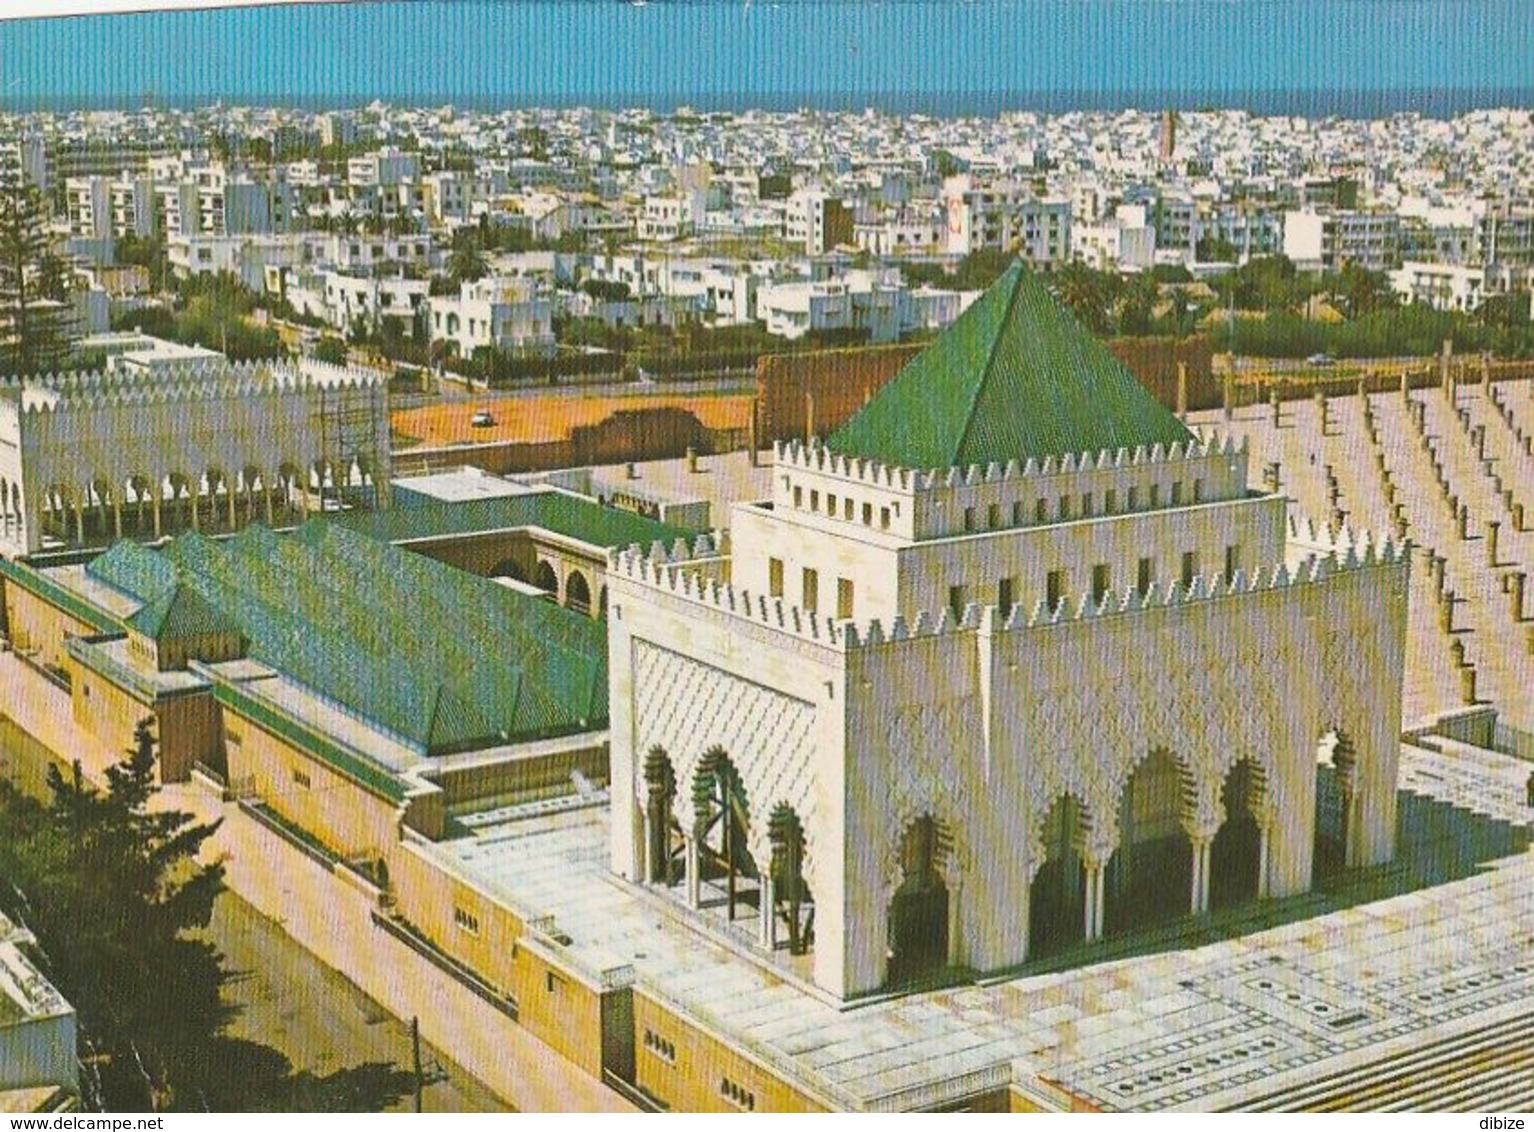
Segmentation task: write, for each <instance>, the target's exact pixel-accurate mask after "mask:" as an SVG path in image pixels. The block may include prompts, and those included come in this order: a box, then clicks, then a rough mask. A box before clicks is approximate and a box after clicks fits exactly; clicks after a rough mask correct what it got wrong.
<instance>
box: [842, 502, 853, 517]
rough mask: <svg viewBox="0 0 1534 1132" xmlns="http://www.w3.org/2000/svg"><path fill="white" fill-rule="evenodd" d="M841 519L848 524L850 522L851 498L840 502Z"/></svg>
mask: <svg viewBox="0 0 1534 1132" xmlns="http://www.w3.org/2000/svg"><path fill="white" fill-rule="evenodd" d="M842 518H843V519H845V520H846V521H847V522H849V523H850V522H852V497H851V496H848V497H847V498H845V499H843V500H842Z"/></svg>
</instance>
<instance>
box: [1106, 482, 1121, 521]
mask: <svg viewBox="0 0 1534 1132" xmlns="http://www.w3.org/2000/svg"><path fill="white" fill-rule="evenodd" d="M1118 509H1119V493H1118V491H1117V490H1115V489H1114V488H1111V487H1110V488H1109V489H1108V490H1107V491H1105V492H1103V514H1104V515H1112V514H1113V513H1114V512H1115V511H1117V510H1118Z"/></svg>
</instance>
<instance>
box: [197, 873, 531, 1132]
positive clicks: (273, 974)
mask: <svg viewBox="0 0 1534 1132" xmlns="http://www.w3.org/2000/svg"><path fill="white" fill-rule="evenodd" d="M208 934H209V936H210V937H211V938H212V939H213V941H214V942H215V943H217V944H218V946H219V948H220V950H222V951H223V953H224V959H225V967H226V968H227V969H228V970H229V972H230V978H229V980H228V982H227V983H225V989H224V994H225V997H226V998H227V999H228V1000H229V1001H230V1002H231V1003H234V1004H235V1005H237V1006H239V1007H240V1008H241V1009H240V1014H239V1016H238V1017H237V1018H236V1019H235V1020H234V1022H233V1023H232V1024H231V1025H230V1027H229V1030H228V1035H229V1036H230V1037H232V1038H240V1039H245V1040H248V1041H253V1042H258V1043H260V1044H262V1045H266V1046H270V1047H272V1048H273V1049H275V1050H276V1051H278V1052H279V1053H281V1054H282V1055H283V1056H285V1057H286V1058H287V1059H288V1060H289V1061H290V1062H291V1063H292V1066H293V1071H294V1073H295V1074H298V1073H306V1074H308V1075H310V1076H312V1077H314V1078H320V1079H323V1078H325V1077H328V1076H329V1075H331V1074H335V1073H337V1072H338V1071H341V1070H356V1069H358V1068H359V1067H361V1066H366V1065H374V1066H387V1067H388V1068H389V1069H390V1070H392V1071H393V1074H392V1075H393V1076H397V1075H398V1074H408V1073H410V1072H411V1066H412V1060H413V1059H412V1054H411V1048H410V1045H411V1043H410V1025H409V1023H408V1021H401V1020H400V1019H398V1018H396V1017H395V1016H394V1015H392V1014H390V1013H389V1012H388V1011H387V1010H385V1009H384V1008H383V1007H381V1006H380V1005H379V1004H378V1003H376V1002H374V1001H373V1000H372V999H371V998H369V997H368V996H367V995H366V994H364V993H363V992H362V991H361V990H359V989H358V988H357V986H356V984H354V983H353V982H352V981H351V980H350V979H348V978H346V977H345V976H344V975H341V974H339V973H338V972H336V971H334V970H332V969H331V968H329V967H327V966H326V965H325V964H323V963H321V962H320V961H319V960H318V959H316V958H315V957H314V956H313V955H311V954H310V953H309V952H307V951H305V950H304V949H303V948H302V947H300V946H299V945H298V944H297V943H295V942H294V941H293V939H292V937H291V936H289V935H288V934H287V933H286V932H284V931H283V930H282V929H281V928H280V927H278V926H277V925H276V924H275V923H273V922H272V921H271V920H269V919H267V918H266V917H265V916H263V915H261V914H260V913H259V912H257V911H256V910H255V909H254V908H252V907H251V906H250V905H249V904H247V903H246V902H245V901H244V900H241V899H240V898H239V897H238V896H236V895H235V894H234V893H232V892H226V893H225V894H224V895H223V896H222V897H220V898H219V901H218V904H217V906H216V907H215V908H214V912H213V922H212V924H210V925H209V931H208ZM421 1061H422V1064H423V1065H424V1066H425V1067H426V1070H427V1072H426V1080H427V1081H428V1082H430V1083H429V1084H427V1085H426V1087H425V1089H424V1092H423V1104H422V1109H423V1111H425V1112H505V1111H508V1110H509V1109H510V1106H509V1105H508V1104H506V1102H504V1101H502V1100H501V1099H500V1098H498V1097H496V1096H495V1095H494V1094H493V1093H491V1092H490V1090H488V1089H486V1088H485V1087H484V1086H483V1085H481V1084H480V1083H479V1082H478V1081H476V1080H475V1079H474V1078H473V1077H471V1076H470V1075H469V1074H468V1073H467V1072H465V1071H464V1070H463V1069H462V1068H461V1067H459V1066H458V1065H456V1064H454V1063H453V1062H451V1061H450V1060H449V1059H448V1057H447V1055H446V1054H444V1053H442V1052H440V1051H438V1050H436V1049H433V1048H432V1047H430V1046H428V1045H426V1044H425V1043H424V1042H423V1043H422V1046H421ZM433 1070H437V1071H436V1072H434V1071H433ZM358 1076H360V1077H361V1078H362V1079H363V1081H367V1080H370V1079H373V1078H377V1077H380V1076H383V1074H378V1073H375V1074H359V1075H358ZM394 1091H395V1092H398V1089H397V1088H396V1089H395V1090H394ZM366 1099H367V1098H366V1097H365V1096H358V1097H357V1100H358V1101H359V1102H360V1107H367V1108H370V1107H371V1106H368V1105H367V1104H366ZM414 1106H415V1099H414V1097H413V1096H412V1095H411V1094H410V1093H409V1092H408V1091H407V1092H405V1093H404V1095H403V1096H400V1097H399V1098H398V1099H397V1100H394V1101H393V1103H391V1104H388V1105H387V1106H386V1107H385V1108H384V1109H383V1111H385V1112H409V1111H412V1110H413V1109H414Z"/></svg>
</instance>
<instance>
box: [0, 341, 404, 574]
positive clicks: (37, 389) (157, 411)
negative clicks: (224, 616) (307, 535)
mask: <svg viewBox="0 0 1534 1132" xmlns="http://www.w3.org/2000/svg"><path fill="white" fill-rule="evenodd" d="M389 478H390V433H389V404H388V383H387V377H386V375H384V374H381V373H375V372H372V371H365V370H359V369H346V368H341V367H337V366H329V365H325V364H323V363H319V362H315V361H312V360H309V359H305V360H303V361H301V362H298V363H290V362H251V363H241V364H238V365H231V364H230V363H228V362H227V361H225V360H224V359H222V358H218V359H216V360H215V361H211V362H207V361H199V362H195V363H191V362H189V363H186V364H178V365H175V366H170V367H163V368H157V369H152V370H142V371H140V370H118V371H113V372H106V373H70V374H56V375H44V376H38V377H31V378H25V379H10V380H6V381H0V543H4V544H7V545H9V546H10V547H12V548H13V549H14V550H15V551H17V552H21V553H29V554H30V553H36V552H37V551H39V550H42V549H43V548H44V546H45V545H53V546H80V545H109V544H111V543H113V542H115V541H117V540H118V539H120V538H124V537H133V538H142V539H157V538H160V537H162V536H163V535H169V534H174V533H177V532H179V531H182V530H204V531H209V532H213V531H227V530H233V529H236V528H238V527H242V526H244V525H245V524H247V523H250V522H263V523H266V524H267V525H272V524H274V523H286V522H297V521H300V520H301V519H302V518H303V517H304V516H305V515H306V514H307V512H308V510H309V509H310V508H312V507H316V506H335V505H336V503H335V500H336V499H337V497H338V496H340V495H342V494H344V493H345V491H346V489H347V488H349V487H350V488H353V489H363V488H365V489H367V492H368V495H369V497H370V498H369V500H368V502H369V503H370V504H371V505H373V506H379V507H382V506H387V504H388V501H389V500H388V488H389ZM321 499H323V500H324V502H323V503H322V502H321Z"/></svg>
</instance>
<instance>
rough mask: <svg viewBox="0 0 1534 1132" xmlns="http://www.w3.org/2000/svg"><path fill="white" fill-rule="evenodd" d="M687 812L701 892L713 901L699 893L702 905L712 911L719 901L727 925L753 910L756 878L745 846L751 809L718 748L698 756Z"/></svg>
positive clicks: (755, 900)
mask: <svg viewBox="0 0 1534 1132" xmlns="http://www.w3.org/2000/svg"><path fill="white" fill-rule="evenodd" d="M692 807H693V820H694V823H695V824H694V831H693V839H694V841H695V842H696V843H697V859H698V879H699V883H700V888H701V887H704V886H706V887H707V888H709V889H710V890H712V891H711V894H710V895H713V897H714V898H713V900H712V901H711V900H710V898H709V896H707V895H702V894H701V893H700V896H702V899H701V903H702V905H703V906H704V907H710V906H717V905H718V904H719V903H720V901H719V899H718V896H722V897H723V901H722V903H723V905H724V915H725V919H726V920H734V919H735V918H736V912H737V910H751V911H755V910H756V909H757V903H758V900H759V899H760V896H759V893H758V889H757V877H758V873H757V869H756V862H755V861H754V860H753V859H752V857H751V851H750V850H749V849H748V848H747V847H746V844H747V837H748V836H749V834H750V830H751V808H750V805H749V804H748V801H747V799H746V788H745V786H744V785H743V784H742V783H741V780H740V774H739V772H738V771H736V769H735V764H734V763H732V762H731V761H730V758H729V756H728V755H726V754H725V753H724V751H723V750H722V749H721V748H719V747H714V748H712V749H711V750H709V751H708V752H707V753H706V754H705V755H704V756H703V759H702V761H701V762H699V764H698V769H697V771H696V773H695V774H694V775H693V786H692ZM715 894H717V895H715Z"/></svg>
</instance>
